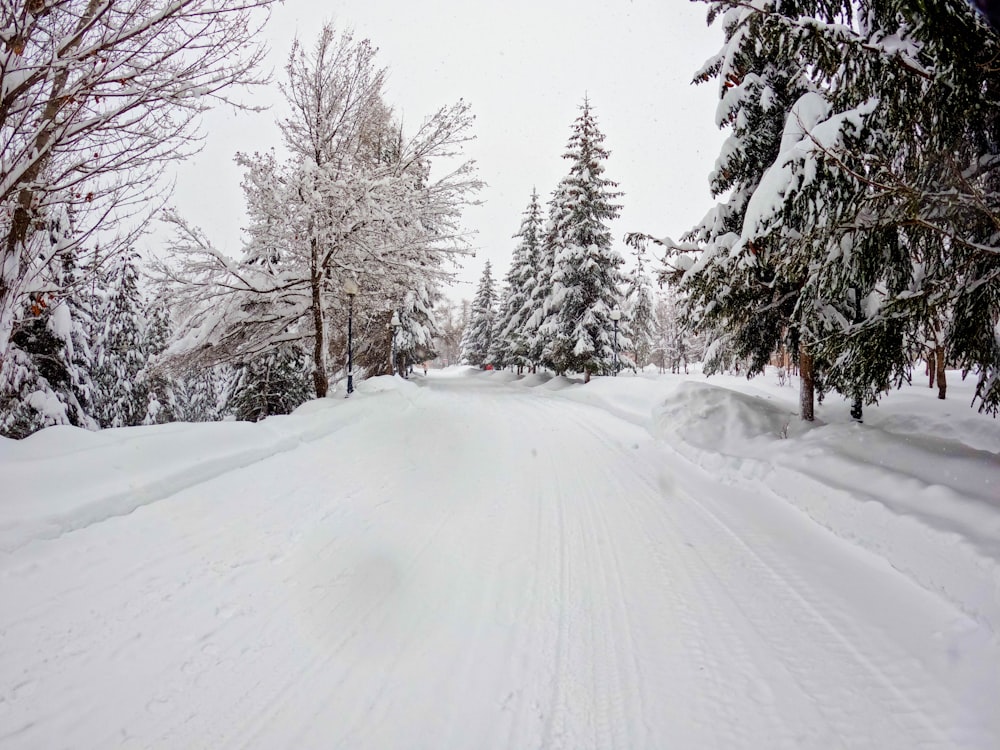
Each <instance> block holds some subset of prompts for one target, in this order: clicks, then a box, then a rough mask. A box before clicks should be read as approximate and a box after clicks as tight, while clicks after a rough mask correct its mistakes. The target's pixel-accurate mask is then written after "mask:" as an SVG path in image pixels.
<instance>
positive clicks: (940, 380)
mask: <svg viewBox="0 0 1000 750" xmlns="http://www.w3.org/2000/svg"><path fill="white" fill-rule="evenodd" d="M934 355H935V356H934V360H935V367H934V369H935V370H937V385H938V398H939V399H941V400H942V401H943V400H944V397H945V393H946V392H947V390H948V383H947V381H946V380H945V376H944V364H945V362H944V347H943V346H938V347H935V349H934ZM931 385H932V386H933V385H934V379H933V378H931Z"/></svg>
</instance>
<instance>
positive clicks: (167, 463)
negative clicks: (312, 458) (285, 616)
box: [0, 377, 416, 552]
mask: <svg viewBox="0 0 1000 750" xmlns="http://www.w3.org/2000/svg"><path fill="white" fill-rule="evenodd" d="M387 380H388V381H391V380H393V378H388V377H387V378H384V379H383V378H373V379H372V380H370V381H366V382H365V383H364V384H363V385H364V387H363V388H359V391H361V393H362V397H361V398H360V399H356V398H352V399H350V400H346V399H344V398H343V397H342V394H337V395H338V396H341V397H340V398H337V397H332V398H328V399H317V400H314V401H309V402H307V403H305V404H303V405H302V406H300V407H299V408H298V409H297V410H296V411H295V413H294V414H291V415H288V416H275V417H268V418H267V419H265V420H264V421H263V422H259V423H256V424H254V423H250V422H206V423H184V422H179V423H172V424H164V425H153V426H148V427H125V428H121V429H113V430H102V431H100V432H89V431H87V430H83V429H80V428H77V427H49V428H47V429H44V430H41V431H39V432H37V433H35V434H34V435H31V436H30V437H28V438H25V439H24V440H20V441H17V440H9V439H4V440H2V441H0V490H2V492H0V552H11V551H13V550H16V549H18V548H20V547H23V546H24V545H25V544H28V543H29V542H31V541H32V540H36V539H51V538H54V537H58V536H60V535H62V534H65V533H67V532H69V531H73V530H75V529H80V528H84V527H86V526H89V525H90V524H93V523H98V522H100V521H103V520H105V519H108V518H111V517H113V516H120V515H125V514H127V513H131V512H132V511H134V510H136V509H137V508H139V507H141V506H143V505H147V504H149V503H152V502H155V501H157V500H160V499H162V498H164V497H167V496H169V495H171V494H173V493H175V492H178V491H180V490H182V489H184V488H186V487H190V486H192V485H194V484H198V483H199V482H204V481H206V480H208V479H211V478H213V477H215V476H218V475H220V474H223V473H224V472H227V471H232V470H234V469H238V468H241V467H243V466H247V465H249V464H251V463H254V462H256V461H261V460H263V459H265V458H268V457H270V456H274V455H276V454H278V453H282V452H284V451H288V450H292V449H293V448H295V447H297V446H299V445H301V444H302V443H303V442H308V441H312V440H316V439H319V438H321V437H324V436H326V435H329V434H330V433H332V432H335V431H337V430H339V429H341V428H343V427H345V426H347V425H349V424H352V423H353V422H355V421H357V420H359V419H361V418H362V416H363V415H364V412H365V407H364V404H363V400H364V394H366V393H380V392H385V391H390V390H393V391H397V392H399V391H401V390H406V391H407V392H410V389H414V388H416V386H414V385H413V384H412V383H408V382H406V381H403V380H400V379H399V378H396V379H395V380H396V381H398V384H391V383H386V382H385V381H387ZM67 488H72V491H69V492H68V491H67Z"/></svg>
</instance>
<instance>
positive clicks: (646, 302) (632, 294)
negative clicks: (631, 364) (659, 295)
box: [624, 251, 656, 369]
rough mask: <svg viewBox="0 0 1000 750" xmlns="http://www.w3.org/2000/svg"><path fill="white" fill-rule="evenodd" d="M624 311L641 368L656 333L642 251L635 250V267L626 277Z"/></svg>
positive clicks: (650, 356)
mask: <svg viewBox="0 0 1000 750" xmlns="http://www.w3.org/2000/svg"><path fill="white" fill-rule="evenodd" d="M624 313H625V320H627V321H628V334H629V337H630V338H631V339H632V350H633V358H634V360H635V365H636V367H637V368H639V369H642V368H643V367H645V366H646V365H647V364H649V362H650V361H651V358H652V356H653V340H654V338H655V335H656V333H655V329H656V314H655V310H654V307H653V290H652V283H651V282H650V279H649V276H648V275H647V274H646V269H645V268H644V265H643V253H642V251H636V253H635V267H634V268H633V269H632V272H631V273H630V274H629V277H628V289H627V291H626V292H625V309H624Z"/></svg>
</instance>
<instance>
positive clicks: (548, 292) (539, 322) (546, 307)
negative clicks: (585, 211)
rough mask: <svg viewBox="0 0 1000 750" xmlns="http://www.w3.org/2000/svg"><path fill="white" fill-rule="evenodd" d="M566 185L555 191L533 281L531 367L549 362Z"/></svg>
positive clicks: (529, 324)
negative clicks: (556, 265)
mask: <svg viewBox="0 0 1000 750" xmlns="http://www.w3.org/2000/svg"><path fill="white" fill-rule="evenodd" d="M565 188H566V186H565V184H564V182H560V183H559V185H558V186H557V187H556V189H555V190H554V191H553V192H552V197H551V198H550V199H549V203H548V214H549V215H548V219H547V220H546V222H545V224H544V226H543V227H542V235H541V239H540V241H539V247H538V256H537V262H536V263H535V274H534V283H533V285H532V288H531V295H530V296H529V297H528V313H529V314H528V317H527V325H526V329H525V332H526V335H527V338H528V359H529V360H530V361H531V364H532V367H533V368H534V367H537V366H538V365H549V366H552V363H551V362H549V361H548V360H547V359H546V356H547V355H546V347H547V345H548V344H549V333H548V330H547V324H548V322H549V319H550V318H551V317H552V316H553V314H554V313H555V309H556V308H555V304H554V295H553V288H552V274H553V272H554V270H555V264H556V255H557V254H558V253H559V251H560V249H561V248H562V247H563V237H562V224H561V220H562V215H563V212H562V207H563V205H564V197H565Z"/></svg>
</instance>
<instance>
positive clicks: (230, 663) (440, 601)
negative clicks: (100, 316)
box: [0, 369, 1000, 750]
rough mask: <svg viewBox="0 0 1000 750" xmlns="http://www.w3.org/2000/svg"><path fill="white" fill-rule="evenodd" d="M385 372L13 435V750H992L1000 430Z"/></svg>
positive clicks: (922, 400) (752, 384)
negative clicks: (810, 420)
mask: <svg viewBox="0 0 1000 750" xmlns="http://www.w3.org/2000/svg"><path fill="white" fill-rule="evenodd" d="M956 380H957V378H956V377H955V376H954V375H953V374H952V380H951V388H950V391H949V393H950V398H949V400H948V401H944V402H941V401H937V400H936V399H935V398H934V392H932V391H930V390H929V389H927V388H918V387H913V388H907V389H906V390H904V391H902V392H900V393H894V394H891V395H890V396H889V397H888V398H887V399H886V401H885V403H884V404H883V405H881V406H879V407H877V408H873V409H868V410H866V415H865V424H863V425H856V424H852V423H850V421H849V420H848V419H847V407H846V405H844V404H843V403H842V402H840V401H839V400H838V401H836V402H835V401H833V400H830V401H828V402H827V403H826V404H824V405H823V406H821V407H820V409H819V412H818V415H819V421H818V422H817V423H815V424H814V425H810V426H803V425H801V424H800V423H799V422H798V421H797V420H796V418H795V417H794V415H793V413H792V412H793V411H794V408H795V406H794V405H795V402H796V393H795V390H794V388H793V387H790V386H785V387H780V386H778V385H777V383H776V378H775V376H774V375H773V374H772V375H769V376H767V377H764V378H758V379H755V380H753V381H749V382H748V381H746V380H744V379H742V378H729V377H715V378H712V379H710V380H707V381H706V380H705V379H704V378H702V377H701V376H700V375H697V374H694V375H692V376H689V377H683V376H662V377H654V376H639V377H627V376H622V377H619V378H614V379H610V378H598V379H596V380H594V381H593V382H591V383H590V384H588V385H586V386H582V385H580V384H578V383H575V382H573V381H570V380H567V379H564V378H557V379H548V378H544V377H539V376H528V377H525V378H521V379H516V378H514V377H513V376H512V375H510V374H509V373H479V372H475V371H471V370H462V369H458V370H451V371H446V372H444V373H432V374H431V376H429V377H427V378H422V377H418V378H417V379H415V381H414V382H402V381H399V380H392V379H389V378H376V379H374V380H371V381H367V382H365V383H363V384H361V387H360V389H359V393H358V394H357V395H356V397H354V398H352V399H350V400H345V399H339V398H331V399H327V400H324V401H317V402H311V403H309V404H306V405H305V406H304V407H302V408H301V409H300V410H299V412H298V413H296V414H294V415H291V416H288V417H278V418H271V419H268V420H266V421H265V422H264V423H261V424H259V425H248V424H239V423H222V424H207V425H167V426H162V427H155V428H129V429H125V430H109V431H105V432H102V433H87V432H84V431H80V430H74V429H69V428H52V429H49V430H45V431H43V432H41V433H38V434H36V435H34V436H32V437H31V438H28V439H27V440H24V441H20V442H14V441H7V440H0V602H2V603H3V605H2V609H0V746H2V747H4V748H53V747H73V748H88V747H126V748H145V747H155V748H196V747H204V748H230V747H231V748H236V747H252V748H275V747H289V748H293V747H294V748H404V747H405V748H477V749H479V748H517V749H521V748H601V749H603V748H629V749H630V750H631V749H632V748H665V747H675V748H697V749H701V748H741V747H745V748H769V749H770V748H785V747H787V748H878V749H880V750H882V749H886V748H906V749H907V750H909V749H910V748H915V747H941V748H996V747H998V746H1000V712H997V711H996V706H997V705H998V704H1000V638H998V634H1000V572H998V571H1000V427H998V424H997V422H996V421H994V420H993V419H990V418H985V417H982V416H980V415H977V414H975V413H974V412H972V411H971V410H970V409H969V408H968V402H969V396H970V393H969V387H968V386H967V385H965V384H960V383H956Z"/></svg>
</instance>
